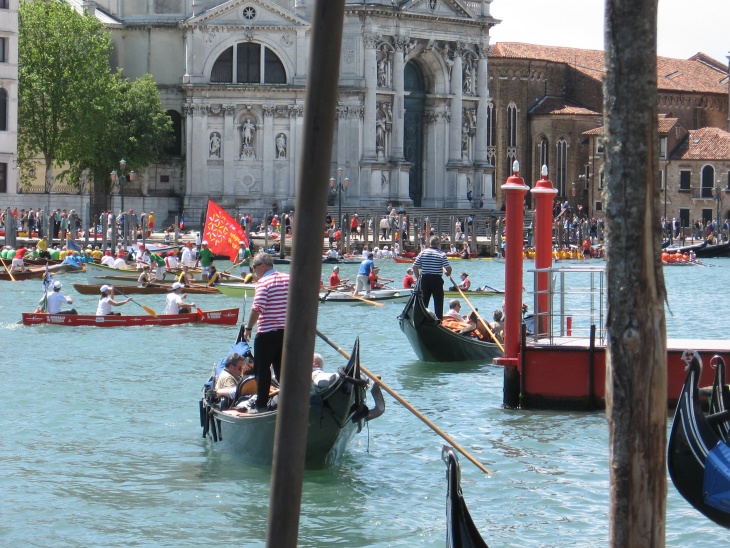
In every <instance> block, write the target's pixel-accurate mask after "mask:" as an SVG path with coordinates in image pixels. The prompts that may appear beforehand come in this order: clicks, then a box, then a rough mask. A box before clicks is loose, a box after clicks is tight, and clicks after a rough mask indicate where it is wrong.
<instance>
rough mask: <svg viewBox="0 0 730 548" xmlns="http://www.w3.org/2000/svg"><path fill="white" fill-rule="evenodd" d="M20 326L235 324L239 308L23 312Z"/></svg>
mask: <svg viewBox="0 0 730 548" xmlns="http://www.w3.org/2000/svg"><path fill="white" fill-rule="evenodd" d="M22 321H23V325H41V324H50V325H62V326H66V327H69V326H84V327H132V326H141V325H181V324H186V323H206V324H213V325H236V323H237V322H238V308H228V309H224V310H208V311H202V310H198V312H193V313H191V314H158V315H157V316H151V315H149V316H92V315H87V314H47V313H45V312H26V313H23V320H22Z"/></svg>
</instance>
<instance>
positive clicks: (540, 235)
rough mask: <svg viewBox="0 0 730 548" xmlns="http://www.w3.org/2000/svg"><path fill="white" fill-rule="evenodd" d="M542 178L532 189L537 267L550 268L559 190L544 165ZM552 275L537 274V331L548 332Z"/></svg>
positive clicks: (540, 332) (545, 273)
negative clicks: (555, 207)
mask: <svg viewBox="0 0 730 548" xmlns="http://www.w3.org/2000/svg"><path fill="white" fill-rule="evenodd" d="M540 173H541V175H542V178H541V179H540V180H539V181H538V182H536V183H535V187H534V188H533V189H532V190H531V191H530V192H531V193H532V195H533V196H534V197H535V269H538V270H539V269H543V268H550V267H551V266H552V265H553V199H554V197H555V195H556V194H557V193H558V190H557V189H556V188H555V187H553V183H551V182H550V181H549V180H548V178H547V175H548V168H547V166H542V171H541V172H540ZM549 283H550V275H549V274H548V273H547V272H540V273H538V275H537V287H536V288H535V291H536V292H537V305H536V310H535V318H536V320H537V321H536V322H535V329H536V330H537V331H536V333H539V334H542V333H547V332H548V322H549V319H548V317H547V311H548V294H547V291H548V287H549V286H548V284H549Z"/></svg>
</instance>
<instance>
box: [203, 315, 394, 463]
mask: <svg viewBox="0 0 730 548" xmlns="http://www.w3.org/2000/svg"><path fill="white" fill-rule="evenodd" d="M241 327H242V328H243V325H242V326H241ZM359 345H360V342H359V339H358V340H357V341H356V342H355V347H354V348H353V350H352V355H351V357H350V360H349V362H348V363H347V365H346V366H345V367H341V368H340V369H339V370H338V372H337V375H336V378H335V379H334V380H332V382H331V383H329V384H328V385H326V386H324V387H322V388H317V389H316V390H315V389H314V388H313V393H312V395H311V397H310V407H309V424H308V429H309V430H308V434H307V447H306V455H305V462H304V466H305V468H307V469H319V468H326V467H329V466H333V465H335V464H337V462H338V461H339V459H340V457H341V456H342V454H343V453H344V451H345V448H346V447H347V444H348V443H349V441H350V440H351V439H352V437H353V436H354V435H355V434H356V433H357V432H359V431H360V430H362V428H363V426H364V425H365V423H366V422H368V421H370V420H372V419H375V418H377V417H379V416H380V415H382V414H383V412H384V410H385V403H384V401H383V395H382V393H381V391H380V387H379V386H378V385H373V386H372V387H371V384H370V382H369V381H368V380H367V379H366V378H362V377H361V373H360V350H359ZM231 352H238V353H239V354H242V355H245V354H247V353H248V352H249V348H248V345H247V344H246V342H245V341H243V339H242V332H241V333H239V337H238V341H237V342H236V344H234V345H233V347H232V348H231V351H230V352H229V354H230V353H231ZM227 355H228V354H226V356H227ZM307 366H308V367H311V359H310V360H308V362H307ZM218 369H219V370H220V369H222V364H221V365H219V366H218ZM216 374H217V373H216ZM254 380H255V379H254V378H253V377H248V378H244V379H242V380H241V382H240V383H239V384H238V387H237V389H236V396H235V397H234V398H233V399H232V400H233V401H231V402H230V405H229V402H227V401H225V400H226V399H225V398H218V397H217V396H216V395H215V393H214V391H213V390H212V387H213V385H214V383H215V375H214V376H213V377H212V378H211V379H210V380H209V381H208V382H207V383H206V384H205V386H204V387H203V396H202V399H201V401H200V425H201V427H202V428H203V436H204V437H207V438H210V439H212V440H213V441H214V442H216V445H217V446H220V447H222V448H227V449H229V450H231V451H232V452H233V453H234V454H235V455H236V456H238V457H239V458H240V459H241V460H243V461H245V462H248V463H251V464H256V465H262V466H271V462H272V459H273V454H274V430H275V428H276V418H277V412H276V409H273V410H270V411H267V412H264V413H257V414H248V413H247V412H246V410H245V406H243V405H238V406H237V404H238V403H239V394H247V393H251V392H252V393H255V389H253V390H247V388H246V387H247V383H251V381H254ZM368 392H371V393H372V395H373V398H374V400H375V407H373V408H371V409H368V407H367V405H366V397H367V394H368ZM241 399H242V398H241Z"/></svg>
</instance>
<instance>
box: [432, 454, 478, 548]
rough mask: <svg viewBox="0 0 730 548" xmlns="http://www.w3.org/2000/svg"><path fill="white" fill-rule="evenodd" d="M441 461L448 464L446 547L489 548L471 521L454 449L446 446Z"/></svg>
mask: <svg viewBox="0 0 730 548" xmlns="http://www.w3.org/2000/svg"><path fill="white" fill-rule="evenodd" d="M441 460H443V461H444V462H445V463H446V479H447V484H448V488H447V491H446V546H447V548H487V543H486V542H485V541H484V539H483V538H482V536H481V535H480V534H479V530H478V529H477V528H476V525H474V521H473V520H472V519H471V514H469V509H468V508H467V506H466V502H464V496H463V495H462V493H461V467H460V466H459V459H458V457H457V456H456V453H455V452H454V449H453V448H452V447H450V446H448V445H444V446H443V449H442V450H441Z"/></svg>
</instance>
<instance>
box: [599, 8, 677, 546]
mask: <svg viewBox="0 0 730 548" xmlns="http://www.w3.org/2000/svg"><path fill="white" fill-rule="evenodd" d="M656 22H657V0H635V1H634V2H626V1H624V0H606V17H605V28H606V34H605V35H606V54H605V57H606V79H605V81H604V93H603V112H604V117H605V143H604V144H605V146H604V148H605V150H606V151H607V152H606V161H605V165H604V173H605V177H606V234H607V241H608V244H607V253H606V257H607V274H608V319H607V332H608V338H607V339H608V343H607V349H606V350H607V352H606V369H607V375H606V407H607V413H608V426H609V454H610V462H609V471H610V489H611V491H610V492H611V502H610V516H609V519H610V535H609V536H610V538H609V542H610V545H611V546H616V547H619V546H620V547H623V546H644V547H647V548H648V547H653V546H656V547H663V546H664V544H665V530H664V527H665V511H666V496H667V481H666V480H667V468H666V446H667V440H666V432H667V405H666V402H667V348H666V347H667V343H666V328H665V325H666V324H665V318H664V301H665V299H666V289H665V286H664V277H663V274H662V265H661V261H660V255H659V251H660V249H661V224H660V222H659V213H660V200H659V137H658V129H657V84H656V82H657V57H656V55H657V50H656V32H657V31H656V28H657V26H656Z"/></svg>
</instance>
